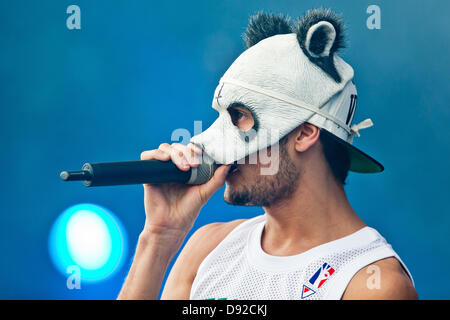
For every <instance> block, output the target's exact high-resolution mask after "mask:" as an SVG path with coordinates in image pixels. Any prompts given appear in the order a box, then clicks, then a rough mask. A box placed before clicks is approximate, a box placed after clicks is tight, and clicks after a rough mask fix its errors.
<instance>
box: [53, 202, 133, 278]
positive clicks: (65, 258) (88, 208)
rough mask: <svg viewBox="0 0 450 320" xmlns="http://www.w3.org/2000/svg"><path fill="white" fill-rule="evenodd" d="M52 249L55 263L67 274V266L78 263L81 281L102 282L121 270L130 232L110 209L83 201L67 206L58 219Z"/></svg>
mask: <svg viewBox="0 0 450 320" xmlns="http://www.w3.org/2000/svg"><path fill="white" fill-rule="evenodd" d="M49 249H50V256H51V258H52V260H53V263H54V264H55V266H56V267H57V269H58V270H59V271H60V272H61V273H63V274H64V275H65V276H68V275H69V274H68V273H67V268H68V267H69V266H73V265H75V266H78V267H79V268H80V276H81V280H84V281H98V280H103V279H106V278H107V277H109V276H111V275H112V274H113V273H114V272H116V271H117V270H118V269H120V267H121V265H122V263H123V260H124V257H125V254H126V249H127V243H126V234H125V230H124V228H123V227H122V224H121V223H120V221H119V220H118V219H117V217H115V216H114V215H113V214H112V213H111V212H110V211H109V210H107V209H105V208H103V207H100V206H98V205H94V204H87V203H83V204H78V205H75V206H72V207H70V208H68V209H66V210H65V211H64V212H63V213H62V214H61V215H60V216H59V217H58V219H57V220H56V221H55V223H54V225H53V227H52V230H51V232H50V238H49Z"/></svg>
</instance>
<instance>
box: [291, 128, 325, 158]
mask: <svg viewBox="0 0 450 320" xmlns="http://www.w3.org/2000/svg"><path fill="white" fill-rule="evenodd" d="M294 134H295V141H294V143H295V150H296V151H298V152H304V151H306V150H308V149H309V148H311V146H313V145H314V144H315V143H316V142H317V140H319V136H320V129H319V127H317V126H315V125H313V124H310V123H308V122H305V123H303V124H302V125H301V126H299V127H298V128H297V129H296V131H295V133H294Z"/></svg>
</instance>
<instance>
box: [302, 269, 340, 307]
mask: <svg viewBox="0 0 450 320" xmlns="http://www.w3.org/2000/svg"><path fill="white" fill-rule="evenodd" d="M333 273H334V269H333V268H332V267H331V266H330V265H329V264H328V263H326V262H325V263H324V264H323V265H322V267H320V268H319V269H317V271H316V272H315V273H314V275H313V276H312V277H311V278H310V279H309V281H308V283H307V284H306V285H305V284H304V285H303V288H302V299H304V298H306V297H309V296H311V295H313V294H314V293H316V291H317V289H319V288H320V287H321V286H323V284H324V283H325V282H326V281H327V280H328V278H329V277H331V275H332V274H333Z"/></svg>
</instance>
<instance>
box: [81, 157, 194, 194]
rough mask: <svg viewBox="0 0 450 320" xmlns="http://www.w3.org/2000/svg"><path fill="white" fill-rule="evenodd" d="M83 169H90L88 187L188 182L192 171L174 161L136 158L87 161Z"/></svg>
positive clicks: (86, 181)
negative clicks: (96, 161)
mask: <svg viewBox="0 0 450 320" xmlns="http://www.w3.org/2000/svg"><path fill="white" fill-rule="evenodd" d="M82 170H87V171H89V173H90V175H91V178H90V180H85V181H84V184H85V185H86V186H87V187H95V186H114V185H127V184H143V183H165V182H179V183H186V182H188V180H189V179H190V177H191V171H190V170H189V171H182V170H180V169H178V168H177V166H176V165H175V164H174V163H173V162H172V161H158V160H136V161H119V162H98V163H85V164H84V165H83V168H82Z"/></svg>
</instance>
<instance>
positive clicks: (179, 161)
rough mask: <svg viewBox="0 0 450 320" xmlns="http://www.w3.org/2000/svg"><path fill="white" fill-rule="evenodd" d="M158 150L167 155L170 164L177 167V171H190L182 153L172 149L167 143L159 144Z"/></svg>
mask: <svg viewBox="0 0 450 320" xmlns="http://www.w3.org/2000/svg"><path fill="white" fill-rule="evenodd" d="M159 150H162V151H164V152H165V153H167V154H169V155H170V158H171V159H172V162H173V163H174V164H175V165H176V166H177V168H178V169H180V170H183V171H187V170H189V169H190V166H189V162H188V160H187V158H186V157H185V156H184V153H183V152H182V151H180V150H177V149H175V148H173V147H172V146H171V145H169V144H167V143H163V144H161V145H160V146H159Z"/></svg>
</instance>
